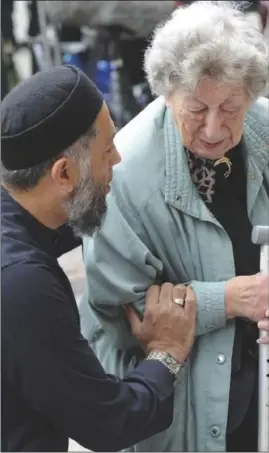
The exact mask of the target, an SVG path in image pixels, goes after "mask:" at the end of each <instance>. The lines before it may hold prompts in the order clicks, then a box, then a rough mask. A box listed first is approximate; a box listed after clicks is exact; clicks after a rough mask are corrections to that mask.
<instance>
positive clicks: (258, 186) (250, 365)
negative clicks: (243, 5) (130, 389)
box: [82, 1, 269, 451]
mask: <svg viewBox="0 0 269 453" xmlns="http://www.w3.org/2000/svg"><path fill="white" fill-rule="evenodd" d="M145 68H146V72H147V75H148V80H149V82H150V85H151V88H152V91H153V93H154V94H156V95H158V98H157V99H156V100H155V101H154V102H153V103H152V104H150V105H149V106H148V107H147V108H146V109H145V110H144V111H143V112H142V113H141V114H140V115H139V116H137V117H136V118H135V119H134V120H133V121H132V122H131V123H129V124H128V125H127V126H126V127H125V128H124V129H123V130H121V131H120V132H119V133H118V134H117V136H116V139H115V144H116V146H117V148H118V150H119V152H120V154H121V157H122V161H121V163H120V164H119V165H118V166H117V167H116V169H115V173H114V180H113V184H112V193H111V195H110V196H109V198H108V215H107V217H106V219H105V222H104V225H103V228H102V229H101V230H100V232H99V233H98V234H97V235H96V237H95V238H94V239H93V240H91V239H85V241H84V247H85V248H84V253H85V262H86V269H87V277H88V285H87V286H88V291H87V295H86V296H87V297H86V298H87V299H88V302H89V304H90V307H91V311H92V313H91V316H90V317H89V318H90V319H86V317H85V318H83V316H82V327H83V329H84V332H85V334H86V335H88V338H89V341H90V342H91V344H92V346H93V347H94V349H95V351H96V352H97V354H98V356H99V358H100V360H101V361H102V363H103V365H104V366H105V368H106V371H107V372H111V373H118V374H119V375H123V374H124V373H126V372H127V371H128V370H130V369H132V368H133V367H134V366H135V364H136V363H137V362H138V361H139V360H141V359H142V358H143V353H142V352H141V350H140V349H139V348H138V346H137V344H136V342H135V340H134V337H133V336H132V334H131V332H130V329H129V327H128V324H127V322H126V318H125V315H124V309H123V305H124V304H126V303H127V302H130V303H132V304H133V305H134V306H135V307H136V309H137V310H138V312H139V313H140V314H141V315H142V313H143V308H144V296H145V292H146V290H147V288H148V287H149V286H150V285H151V284H152V283H154V282H165V281H169V282H173V283H185V284H188V285H190V286H191V288H192V289H193V291H194V294H195V297H196V300H197V304H198V308H197V310H198V313H197V330H196V342H195V345H194V348H193V351H192V354H191V356H190V358H189V360H188V361H187V363H186V364H185V366H184V368H183V376H182V380H181V381H180V384H179V387H180V388H179V389H177V390H176V396H175V410H174V420H173V424H172V426H171V427H170V428H169V429H168V430H166V431H165V432H163V433H161V434H159V435H156V436H154V437H152V438H150V439H147V440H146V441H144V442H142V443H140V444H139V445H136V446H135V449H136V450H138V451H257V376H258V367H257V363H258V345H257V343H256V340H257V338H258V327H261V326H262V327H263V328H265V329H266V328H267V329H268V318H267V316H268V285H269V280H268V276H265V275H261V274H259V247H258V246H257V245H254V244H253V243H252V241H251V232H252V227H253V226H254V225H267V224H268V207H269V166H268V163H269V130H268V114H269V109H268V100H267V99H265V98H263V97H262V94H263V92H264V91H265V90H266V87H267V84H268V54H267V49H266V46H265V43H264V42H263V38H262V35H261V34H260V33H259V32H258V31H257V30H256V29H255V28H251V26H250V25H249V22H247V20H246V19H245V18H244V15H243V13H242V12H240V11H239V10H238V9H237V8H236V7H235V6H233V5H231V4H230V3H226V2H208V1H206V2H198V1H197V2H195V3H193V4H192V5H191V6H188V7H185V8H179V9H178V10H177V11H175V12H174V13H173V15H172V17H171V18H170V19H169V20H168V21H167V22H166V23H164V24H163V25H161V26H160V27H159V28H158V29H157V30H156V32H155V34H154V36H153V39H152V42H151V44H150V46H149V48H148V50H147V52H146V57H145ZM111 264H112V265H111ZM84 304H85V302H84ZM83 310H84V312H85V313H86V309H85V306H84V307H83V304H82V311H83ZM265 340H266V339H265Z"/></svg>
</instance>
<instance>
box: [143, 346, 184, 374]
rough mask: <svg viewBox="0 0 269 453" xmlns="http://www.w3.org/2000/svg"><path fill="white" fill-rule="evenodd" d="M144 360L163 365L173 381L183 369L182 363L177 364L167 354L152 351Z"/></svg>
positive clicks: (176, 361)
mask: <svg viewBox="0 0 269 453" xmlns="http://www.w3.org/2000/svg"><path fill="white" fill-rule="evenodd" d="M146 360H158V361H159V362H161V363H163V364H164V365H165V366H166V367H167V368H168V370H169V371H170V373H171V374H172V375H173V376H174V378H175V379H178V378H179V375H180V371H181V369H182V368H183V365H182V363H180V362H178V360H176V359H175V358H174V357H173V356H172V355H171V354H170V353H169V352H157V351H152V352H150V353H149V354H148V355H147V357H146Z"/></svg>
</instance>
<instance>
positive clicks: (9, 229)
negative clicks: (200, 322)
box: [1, 188, 174, 452]
mask: <svg viewBox="0 0 269 453" xmlns="http://www.w3.org/2000/svg"><path fill="white" fill-rule="evenodd" d="M1 204H2V244H1V252H2V253H1V254H2V257H1V258H2V262H1V280H2V451H27V452H30V451H47V452H48V451H67V449H68V438H69V437H70V438H73V439H74V440H76V441H77V442H78V443H80V444H81V445H83V446H84V447H86V448H89V449H91V450H97V451H100V450H102V451H115V450H120V449H123V448H126V447H127V446H131V445H133V444H135V443H136V442H138V441H140V440H142V439H145V438H147V437H150V436H152V435H153V434H156V433H157V432H159V431H161V430H163V429H166V428H167V427H168V426H169V424H170V423H171V421H172V415H173V390H174V387H173V378H172V375H171V374H170V373H169V371H168V370H167V368H166V367H165V366H164V365H162V364H161V363H157V362H155V361H146V362H143V363H141V364H140V365H139V366H138V367H137V368H136V369H135V370H134V371H133V372H132V373H131V374H130V375H129V376H127V377H126V378H125V379H123V380H122V381H120V380H118V379H117V378H116V377H114V376H109V375H106V374H105V372H104V370H103V368H102V367H101V365H100V363H99V362H98V360H97V358H96V357H95V355H94V353H93V351H92V350H91V348H90V347H89V345H88V343H87V341H86V340H85V339H84V338H83V337H82V335H81V333H80V320H79V313H78V309H77V305H76V300H75V297H74V295H73V291H72V288H71V285H70V282H69V280H68V278H67V277H66V275H65V273H64V272H63V270H62V269H61V267H60V266H59V264H58V261H57V257H58V256H59V255H61V254H62V253H65V252H67V251H68V250H71V249H72V248H74V247H75V246H77V245H79V241H78V240H77V239H75V237H74V236H73V233H72V231H71V229H70V228H69V227H68V226H64V227H62V228H60V229H59V230H58V231H55V230H51V229H49V228H47V227H45V226H43V225H41V224H40V223H39V222H38V221H37V220H36V219H35V218H34V217H33V216H31V215H30V213H28V212H27V211H26V210H24V209H23V208H22V207H21V206H20V205H19V204H18V203H17V202H16V201H15V200H14V199H13V198H12V197H11V196H10V195H9V194H8V192H7V191H6V190H5V188H2V189H1Z"/></svg>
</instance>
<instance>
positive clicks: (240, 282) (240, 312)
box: [225, 273, 269, 330]
mask: <svg viewBox="0 0 269 453" xmlns="http://www.w3.org/2000/svg"><path fill="white" fill-rule="evenodd" d="M268 303H269V275H267V274H261V273H259V274H255V275H249V276H242V277H234V278H232V279H231V280H229V281H228V282H227V284H226V288H225V305H226V316H227V318H228V319H232V318H236V317H242V318H248V319H250V320H251V321H254V322H257V323H259V322H260V321H261V322H263V323H264V325H265V327H266V329H265V330H267V329H268V324H267V319H266V315H265V313H266V312H267V310H268Z"/></svg>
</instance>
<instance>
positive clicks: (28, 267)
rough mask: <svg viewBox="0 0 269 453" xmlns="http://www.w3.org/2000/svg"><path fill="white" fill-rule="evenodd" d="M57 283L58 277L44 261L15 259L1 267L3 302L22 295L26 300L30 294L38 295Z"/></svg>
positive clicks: (21, 297)
mask: <svg viewBox="0 0 269 453" xmlns="http://www.w3.org/2000/svg"><path fill="white" fill-rule="evenodd" d="M55 284H57V278H56V276H55V275H54V273H53V272H52V270H51V268H50V267H49V266H48V265H46V264H45V263H43V262H42V261H38V260H32V259H28V258H25V259H23V258H22V259H18V260H15V259H13V260H12V261H10V262H7V263H6V264H5V265H4V266H2V268H1V290H2V304H5V302H6V301H10V300H11V299H13V298H15V297H18V296H20V300H22V299H23V300H26V299H27V298H28V296H31V298H32V297H33V296H36V297H38V294H39V293H42V292H44V290H45V289H46V290H47V292H48V294H49V285H55Z"/></svg>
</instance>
